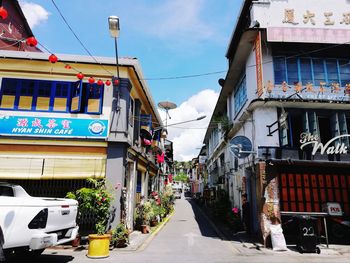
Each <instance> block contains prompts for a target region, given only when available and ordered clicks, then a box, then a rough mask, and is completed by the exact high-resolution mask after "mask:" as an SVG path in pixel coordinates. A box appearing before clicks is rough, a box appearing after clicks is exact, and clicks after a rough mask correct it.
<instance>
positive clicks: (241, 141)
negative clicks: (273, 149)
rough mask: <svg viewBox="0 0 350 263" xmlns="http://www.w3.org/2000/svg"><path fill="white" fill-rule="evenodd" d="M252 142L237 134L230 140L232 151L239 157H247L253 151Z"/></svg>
mask: <svg viewBox="0 0 350 263" xmlns="http://www.w3.org/2000/svg"><path fill="white" fill-rule="evenodd" d="M252 149H253V145H252V142H251V141H250V140H249V139H248V138H247V137H245V136H236V137H234V138H232V139H231V140H230V151H231V153H232V154H233V155H234V156H236V157H237V158H246V157H248V156H249V155H250V154H251V153H253V152H252Z"/></svg>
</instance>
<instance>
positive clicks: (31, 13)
mask: <svg viewBox="0 0 350 263" xmlns="http://www.w3.org/2000/svg"><path fill="white" fill-rule="evenodd" d="M20 5H21V8H22V11H23V13H24V15H25V17H26V19H27V21H28V24H29V26H30V28H31V29H33V28H34V27H35V26H36V25H38V24H40V23H42V22H44V21H46V20H47V19H48V18H49V15H50V13H49V12H48V11H46V9H45V8H43V7H42V6H41V5H38V4H35V3H32V2H26V1H20Z"/></svg>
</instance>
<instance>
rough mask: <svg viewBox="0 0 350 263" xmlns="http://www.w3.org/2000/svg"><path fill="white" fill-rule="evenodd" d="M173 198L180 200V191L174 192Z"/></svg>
mask: <svg viewBox="0 0 350 263" xmlns="http://www.w3.org/2000/svg"><path fill="white" fill-rule="evenodd" d="M174 197H175V198H176V199H181V191H180V190H176V191H175V192H174Z"/></svg>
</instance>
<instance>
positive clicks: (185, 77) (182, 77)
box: [144, 70, 227, 80]
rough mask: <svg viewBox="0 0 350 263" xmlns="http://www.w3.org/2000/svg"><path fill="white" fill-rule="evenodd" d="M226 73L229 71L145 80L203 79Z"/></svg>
mask: <svg viewBox="0 0 350 263" xmlns="http://www.w3.org/2000/svg"><path fill="white" fill-rule="evenodd" d="M224 72H227V70H221V71H213V72H207V73H201V74H193V75H183V76H173V77H160V78H144V80H171V79H188V78H196V77H202V76H208V75H216V74H220V73H224Z"/></svg>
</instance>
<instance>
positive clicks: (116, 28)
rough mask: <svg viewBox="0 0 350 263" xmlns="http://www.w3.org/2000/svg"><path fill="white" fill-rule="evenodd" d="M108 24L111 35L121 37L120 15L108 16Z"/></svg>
mask: <svg viewBox="0 0 350 263" xmlns="http://www.w3.org/2000/svg"><path fill="white" fill-rule="evenodd" d="M108 25H109V33H110V34H111V37H114V38H117V37H119V32H120V25H119V17H117V16H110V17H108Z"/></svg>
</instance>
